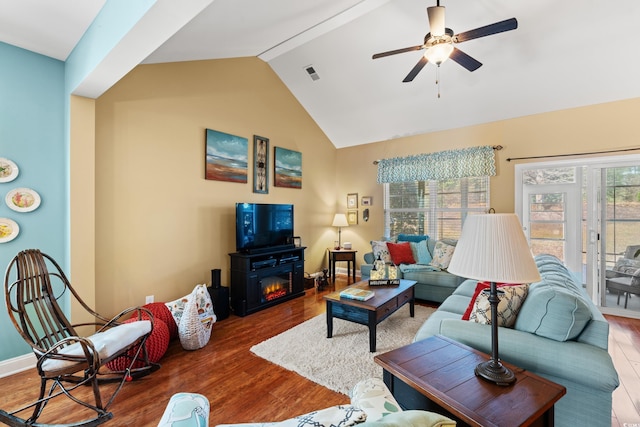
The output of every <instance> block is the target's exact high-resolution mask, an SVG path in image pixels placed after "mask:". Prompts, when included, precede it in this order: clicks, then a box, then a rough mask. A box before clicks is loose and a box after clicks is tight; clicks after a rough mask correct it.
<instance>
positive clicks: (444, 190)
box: [384, 176, 489, 239]
mask: <svg viewBox="0 0 640 427" xmlns="http://www.w3.org/2000/svg"><path fill="white" fill-rule="evenodd" d="M488 205H489V177H488V176H482V177H471V178H461V179H450V180H446V181H415V182H399V183H388V184H384V213H385V236H387V237H390V236H396V235H398V234H400V233H405V234H428V235H429V236H431V237H432V238H434V239H443V238H450V239H457V238H459V237H460V233H461V232H462V224H463V223H464V220H465V218H466V217H467V215H468V214H470V213H484V212H486V211H487V209H488Z"/></svg>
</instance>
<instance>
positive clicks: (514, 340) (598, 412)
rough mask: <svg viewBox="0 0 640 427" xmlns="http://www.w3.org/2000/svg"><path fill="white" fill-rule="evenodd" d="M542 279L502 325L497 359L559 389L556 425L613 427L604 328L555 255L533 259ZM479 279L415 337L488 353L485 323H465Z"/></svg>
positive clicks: (614, 382)
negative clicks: (508, 322)
mask: <svg viewBox="0 0 640 427" xmlns="http://www.w3.org/2000/svg"><path fill="white" fill-rule="evenodd" d="M535 261H536V264H537V266H538V269H539V271H540V275H541V277H542V280H541V281H540V282H537V283H533V284H531V285H530V286H529V287H528V293H527V295H526V298H525V299H524V300H523V302H522V305H521V306H520V308H519V312H517V315H516V318H515V324H514V325H513V327H511V328H507V327H500V328H499V334H498V337H499V356H500V358H501V359H502V360H504V361H506V362H510V363H512V364H514V365H516V366H518V367H520V368H524V369H527V370H529V371H531V372H534V373H536V374H538V375H540V376H542V377H545V378H547V379H549V380H551V381H554V382H556V383H558V384H561V385H563V386H564V387H566V389H567V394H566V395H565V396H564V397H562V398H561V399H560V401H558V403H557V404H556V406H555V424H556V425H558V426H569V425H575V426H610V425H611V403H612V393H613V391H614V390H615V389H616V388H617V387H618V385H619V381H618V374H617V372H616V370H615V367H614V365H613V362H612V360H611V357H610V356H609V353H608V351H607V350H608V336H609V324H608V322H607V321H606V319H605V318H604V316H603V315H602V314H601V313H600V311H599V310H598V309H597V307H596V306H595V305H594V304H593V302H592V301H591V299H590V298H589V297H588V295H587V294H586V292H585V290H584V289H583V287H582V285H581V284H580V283H579V282H578V281H576V280H575V278H574V276H573V275H572V274H571V273H570V272H569V271H568V270H567V268H566V267H565V266H564V265H563V264H562V263H561V262H560V261H559V260H558V259H557V258H555V257H553V256H551V255H539V256H537V257H536V258H535ZM476 288H477V282H476V281H474V280H466V281H464V282H463V283H462V284H461V285H460V286H459V287H458V288H457V289H456V290H455V292H453V294H452V295H451V296H449V297H448V298H446V299H445V301H444V302H443V303H442V304H441V305H440V307H439V308H438V310H437V311H436V312H435V313H434V314H432V315H431V316H430V317H429V318H428V319H427V320H426V322H425V323H424V324H423V325H422V327H421V328H420V330H419V331H418V332H417V334H416V336H415V340H416V341H419V340H421V339H424V338H427V337H429V336H432V335H435V334H441V335H444V336H447V337H449V338H452V339H454V340H456V341H458V342H461V343H463V344H466V345H469V346H471V347H473V348H476V349H478V350H480V351H483V352H485V353H491V333H490V328H491V327H490V325H487V324H482V323H476V322H475V321H469V320H462V316H463V314H464V313H465V311H467V312H468V309H469V308H470V307H473V305H472V304H471V302H472V298H473V296H474V295H475V294H476Z"/></svg>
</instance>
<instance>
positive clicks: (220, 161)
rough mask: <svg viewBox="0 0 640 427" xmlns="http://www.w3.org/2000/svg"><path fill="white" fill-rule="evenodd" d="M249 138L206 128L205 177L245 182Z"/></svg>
mask: <svg viewBox="0 0 640 427" xmlns="http://www.w3.org/2000/svg"><path fill="white" fill-rule="evenodd" d="M248 157H249V140H248V139H247V138H243V137H241V136H236V135H231V134H228V133H224V132H219V131H217V130H212V129H207V136H206V163H205V179H212V180H216V181H229V182H245V183H246V182H247V175H248V173H247V170H248V166H247V165H248Z"/></svg>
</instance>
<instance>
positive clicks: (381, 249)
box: [371, 240, 391, 262]
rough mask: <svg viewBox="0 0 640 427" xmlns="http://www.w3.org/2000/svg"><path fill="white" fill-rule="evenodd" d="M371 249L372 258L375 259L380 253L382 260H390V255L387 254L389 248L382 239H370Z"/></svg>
mask: <svg viewBox="0 0 640 427" xmlns="http://www.w3.org/2000/svg"><path fill="white" fill-rule="evenodd" d="M371 249H372V251H373V259H374V260H377V259H378V255H380V259H381V260H382V261H384V262H391V255H389V248H388V247H387V242H385V241H382V240H372V241H371Z"/></svg>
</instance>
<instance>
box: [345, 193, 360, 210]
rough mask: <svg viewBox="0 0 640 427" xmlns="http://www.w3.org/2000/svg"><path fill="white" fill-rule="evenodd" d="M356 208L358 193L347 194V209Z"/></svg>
mask: <svg viewBox="0 0 640 427" xmlns="http://www.w3.org/2000/svg"><path fill="white" fill-rule="evenodd" d="M357 207H358V193H349V194H347V209H355V208H357Z"/></svg>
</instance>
